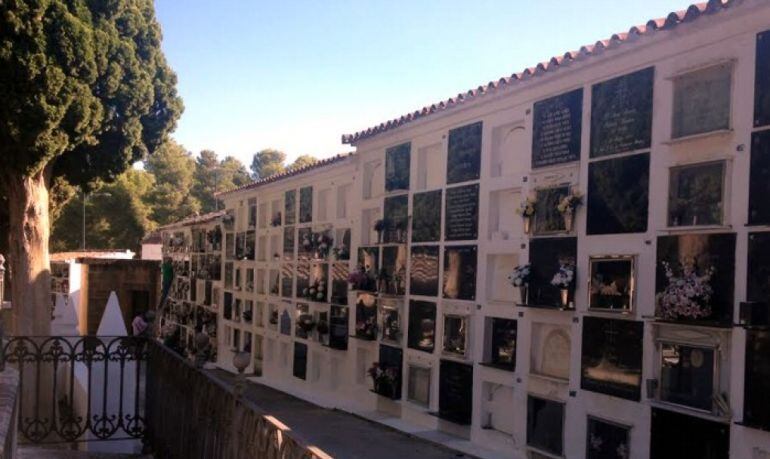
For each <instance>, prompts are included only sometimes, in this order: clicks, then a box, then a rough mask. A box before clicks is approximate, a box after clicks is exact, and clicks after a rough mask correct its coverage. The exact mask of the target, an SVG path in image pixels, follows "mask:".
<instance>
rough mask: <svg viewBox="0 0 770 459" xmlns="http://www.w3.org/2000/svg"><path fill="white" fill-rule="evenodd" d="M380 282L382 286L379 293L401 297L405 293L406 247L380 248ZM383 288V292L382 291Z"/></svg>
mask: <svg viewBox="0 0 770 459" xmlns="http://www.w3.org/2000/svg"><path fill="white" fill-rule="evenodd" d="M380 280H381V283H382V284H384V285H383V286H381V288H380V293H385V294H387V295H403V294H405V293H406V246H405V245H399V246H387V247H383V248H382V267H381V268H380ZM382 287H384V288H385V289H384V291H383V290H382Z"/></svg>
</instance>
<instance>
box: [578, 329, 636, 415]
mask: <svg viewBox="0 0 770 459" xmlns="http://www.w3.org/2000/svg"><path fill="white" fill-rule="evenodd" d="M643 338H644V323H643V322H636V321H630V320H618V319H604V318H599V317H585V318H584V319H583V353H582V357H581V377H580V387H581V388H582V389H584V390H590V391H592V392H599V393H602V394H607V395H612V396H615V397H620V398H625V399H628V400H635V401H639V400H640V397H641V387H642V346H643Z"/></svg>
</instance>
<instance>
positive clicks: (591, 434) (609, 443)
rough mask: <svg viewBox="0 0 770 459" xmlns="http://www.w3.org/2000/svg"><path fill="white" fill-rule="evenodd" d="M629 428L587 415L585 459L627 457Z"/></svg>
mask: <svg viewBox="0 0 770 459" xmlns="http://www.w3.org/2000/svg"><path fill="white" fill-rule="evenodd" d="M629 430H630V428H629V427H627V426H622V425H620V424H616V423H614V422H609V421H603V420H601V419H597V418H594V417H591V416H589V417H588V433H587V438H586V459H628V458H629V457H630V456H631V452H630V449H629V446H628V445H629V435H628V434H629Z"/></svg>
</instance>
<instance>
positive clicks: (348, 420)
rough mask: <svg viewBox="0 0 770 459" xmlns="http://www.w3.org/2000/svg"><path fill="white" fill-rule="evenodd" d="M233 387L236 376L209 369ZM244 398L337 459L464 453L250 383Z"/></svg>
mask: <svg viewBox="0 0 770 459" xmlns="http://www.w3.org/2000/svg"><path fill="white" fill-rule="evenodd" d="M209 373H210V374H211V375H212V376H213V377H215V378H217V379H219V380H221V381H224V382H227V383H230V384H232V381H233V378H234V376H233V375H232V374H231V373H228V372H225V371H222V370H210V372H209ZM244 395H245V396H246V397H248V398H249V400H251V401H253V402H254V403H255V404H256V405H257V406H259V407H261V408H262V409H264V410H265V411H267V412H269V413H270V414H271V415H273V416H275V417H276V418H278V419H279V420H280V421H281V422H282V423H284V424H286V425H287V426H289V427H290V428H291V429H292V430H294V431H296V432H298V433H299V435H301V436H302V437H303V438H304V439H305V440H307V441H308V442H310V443H312V444H313V445H315V446H317V447H319V448H321V449H322V450H323V451H325V452H326V453H327V454H329V455H331V456H333V457H334V458H335V459H359V458H361V459H449V458H461V457H462V458H469V457H470V456H467V455H464V454H463V453H460V452H457V451H454V450H450V449H448V448H444V447H441V446H438V445H435V444H433V443H430V442H427V441H425V440H421V439H419V438H415V437H413V436H410V435H407V434H405V433H402V432H400V431H397V430H395V429H391V428H389V427H386V426H383V425H381V424H378V423H375V422H371V421H367V420H365V419H362V418H359V417H357V416H353V415H351V414H348V413H345V412H343V411H338V410H329V409H326V408H322V407H319V406H318V405H314V404H312V403H309V402H306V401H304V400H301V399H299V398H297V397H293V396H291V395H289V394H286V393H284V392H280V391H277V390H275V389H272V388H270V387H267V386H264V385H261V384H256V383H253V382H248V383H247V386H246V388H245V391H244Z"/></svg>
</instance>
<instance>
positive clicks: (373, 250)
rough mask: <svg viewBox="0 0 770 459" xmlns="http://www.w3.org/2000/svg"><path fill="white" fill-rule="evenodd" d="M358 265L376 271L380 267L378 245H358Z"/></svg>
mask: <svg viewBox="0 0 770 459" xmlns="http://www.w3.org/2000/svg"><path fill="white" fill-rule="evenodd" d="M358 266H361V267H363V268H364V269H365V270H367V271H371V272H372V273H375V274H376V273H377V271H379V269H380V248H379V247H359V248H358Z"/></svg>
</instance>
